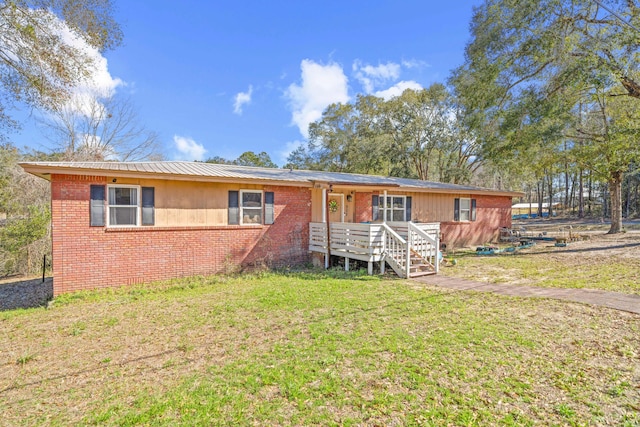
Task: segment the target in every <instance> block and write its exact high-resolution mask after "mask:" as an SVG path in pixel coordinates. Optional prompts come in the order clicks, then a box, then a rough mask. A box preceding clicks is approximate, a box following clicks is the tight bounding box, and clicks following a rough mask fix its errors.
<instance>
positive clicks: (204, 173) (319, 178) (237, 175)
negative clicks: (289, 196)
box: [20, 161, 520, 196]
mask: <svg viewBox="0 0 640 427" xmlns="http://www.w3.org/2000/svg"><path fill="white" fill-rule="evenodd" d="M20 165H21V166H22V167H23V168H24V169H25V170H26V171H27V172H29V173H32V174H34V175H38V176H41V177H43V178H45V179H48V177H47V175H49V174H51V173H61V174H79V173H82V174H86V175H99V174H108V175H109V176H119V175H125V174H126V176H134V175H135V176H138V177H148V178H151V177H159V176H161V177H162V178H163V179H192V180H194V181H198V180H203V179H206V180H212V181H215V180H221V181H231V180H241V181H245V182H247V181H256V182H260V181H272V182H283V183H286V182H289V183H292V184H294V183H295V184H297V185H301V184H302V185H305V186H311V185H313V184H314V183H316V182H323V183H328V184H333V185H340V186H348V185H351V186H380V187H402V188H405V189H407V190H412V189H415V190H423V191H424V190H433V191H439V192H446V191H449V192H456V193H461V192H471V193H493V194H502V195H512V196H519V195H520V193H517V192H512V191H500V190H492V189H486V188H481V187H474V186H466V185H456V184H446V183H440V182H433V181H421V180H418V179H409V178H396V177H384V176H377V175H363V174H352V173H342V172H324V171H310V170H298V169H293V170H291V169H275V168H258V167H249V166H237V165H228V164H217V163H202V162H180V161H166V162H163V161H159V162H24V163H20Z"/></svg>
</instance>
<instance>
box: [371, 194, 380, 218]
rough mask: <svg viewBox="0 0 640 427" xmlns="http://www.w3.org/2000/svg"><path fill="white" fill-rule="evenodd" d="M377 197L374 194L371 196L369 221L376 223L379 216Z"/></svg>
mask: <svg viewBox="0 0 640 427" xmlns="http://www.w3.org/2000/svg"><path fill="white" fill-rule="evenodd" d="M378 200H379V198H378V196H377V195H376V194H374V195H373V196H371V221H377V220H378V215H379V212H380V210H379V208H378Z"/></svg>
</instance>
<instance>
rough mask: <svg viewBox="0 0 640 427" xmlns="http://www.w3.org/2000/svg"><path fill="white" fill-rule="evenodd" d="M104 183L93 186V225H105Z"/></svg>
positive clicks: (91, 209)
mask: <svg viewBox="0 0 640 427" xmlns="http://www.w3.org/2000/svg"><path fill="white" fill-rule="evenodd" d="M104 195H105V191H104V185H92V186H91V202H90V215H91V223H90V224H91V226H92V227H104V223H105V220H104V214H105V207H104Z"/></svg>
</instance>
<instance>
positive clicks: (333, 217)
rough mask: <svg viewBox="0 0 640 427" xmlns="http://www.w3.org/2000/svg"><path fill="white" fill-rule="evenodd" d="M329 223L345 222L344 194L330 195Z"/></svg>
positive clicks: (328, 201)
mask: <svg viewBox="0 0 640 427" xmlns="http://www.w3.org/2000/svg"><path fill="white" fill-rule="evenodd" d="M327 203H328V204H329V209H328V210H329V222H344V211H345V206H344V194H329V198H328V200H327Z"/></svg>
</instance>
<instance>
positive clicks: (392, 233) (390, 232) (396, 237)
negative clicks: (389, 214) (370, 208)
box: [382, 223, 411, 277]
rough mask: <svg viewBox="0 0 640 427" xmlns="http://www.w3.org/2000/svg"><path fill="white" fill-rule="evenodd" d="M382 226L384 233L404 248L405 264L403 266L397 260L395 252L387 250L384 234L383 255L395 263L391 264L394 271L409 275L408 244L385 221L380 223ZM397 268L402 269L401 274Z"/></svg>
mask: <svg viewBox="0 0 640 427" xmlns="http://www.w3.org/2000/svg"><path fill="white" fill-rule="evenodd" d="M382 228H383V229H384V231H385V234H387V235H389V236H390V237H391V238H392V239H393V240H395V241H396V242H397V243H399V244H400V245H401V246H402V247H404V248H405V251H406V254H407V257H406V259H405V260H404V263H405V265H404V266H403V265H402V263H401V262H399V261H398V259H397V257H396V256H395V255H396V254H395V253H392V251H390V250H389V247H388V245H387V244H386V239H387V237H386V236H385V247H384V254H385V257H389V258H391V260H392V261H393V263H394V264H395V265H394V264H392V265H391V266H392V267H393V269H394V270H395V272H396V273H398V274H399V275H402V274H404V275H405V277H409V268H410V263H411V262H410V258H409V257H410V251H409V245H408V244H407V241H406V240H404V239H403V238H402V237H401V236H400V235H399V234H398V233H396V232H395V231H394V230H393V229H392V228H391V227H389V226H388V225H387V224H386V223H382ZM383 262H384V261H383ZM403 267H404V268H403ZM398 270H400V271H402V274H401V273H400V271H398ZM403 270H404V271H403Z"/></svg>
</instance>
